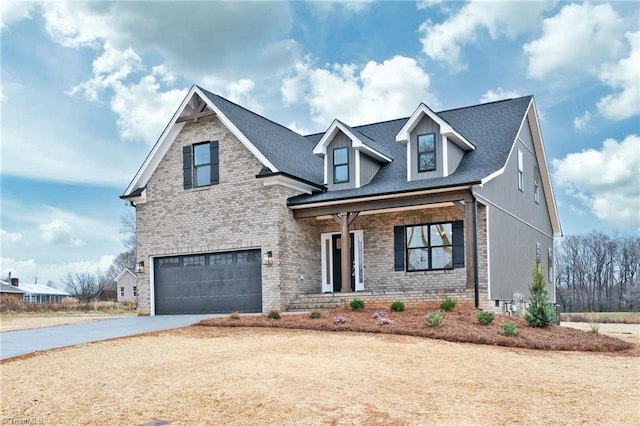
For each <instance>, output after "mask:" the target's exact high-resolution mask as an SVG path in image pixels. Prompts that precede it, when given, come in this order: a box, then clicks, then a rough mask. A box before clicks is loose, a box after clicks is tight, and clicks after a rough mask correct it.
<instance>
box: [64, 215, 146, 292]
mask: <svg viewBox="0 0 640 426" xmlns="http://www.w3.org/2000/svg"><path fill="white" fill-rule="evenodd" d="M120 232H122V233H124V234H125V238H124V239H123V240H122V245H123V246H124V250H123V251H122V252H120V253H119V254H118V255H117V256H116V258H115V259H114V260H113V263H112V264H111V266H109V268H108V269H107V270H106V271H97V272H95V273H89V272H76V273H71V272H69V273H68V274H67V276H66V277H65V278H63V279H62V283H63V284H64V285H65V287H66V290H67V292H68V293H69V294H71V295H72V296H74V297H75V298H77V299H78V300H79V301H80V302H90V301H92V300H96V299H102V298H104V296H105V291H106V290H108V289H111V288H115V287H114V280H115V278H116V277H117V276H118V274H120V272H122V271H123V270H124V269H125V268H133V267H135V264H136V218H135V215H134V214H133V211H129V212H128V213H126V214H123V215H122V216H120Z"/></svg>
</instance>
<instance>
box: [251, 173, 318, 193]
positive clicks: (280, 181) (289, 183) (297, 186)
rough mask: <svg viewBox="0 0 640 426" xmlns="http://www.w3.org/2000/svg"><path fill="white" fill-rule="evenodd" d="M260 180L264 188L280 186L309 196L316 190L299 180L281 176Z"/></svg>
mask: <svg viewBox="0 0 640 426" xmlns="http://www.w3.org/2000/svg"><path fill="white" fill-rule="evenodd" d="M260 179H262V184H263V185H264V186H273V185H281V186H284V187H286V188H290V189H293V190H295V191H300V192H304V193H305V194H311V193H313V190H314V189H317V188H315V187H313V186H311V185H307V184H305V183H303V182H300V181H299V180H296V179H292V178H290V177H288V176H283V175H276V176H267V177H264V178H260Z"/></svg>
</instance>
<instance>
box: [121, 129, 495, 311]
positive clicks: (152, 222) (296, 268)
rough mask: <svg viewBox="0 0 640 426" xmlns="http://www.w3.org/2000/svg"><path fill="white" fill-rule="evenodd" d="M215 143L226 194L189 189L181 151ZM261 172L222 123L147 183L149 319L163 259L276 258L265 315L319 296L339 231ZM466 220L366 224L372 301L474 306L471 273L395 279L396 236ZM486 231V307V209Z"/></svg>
mask: <svg viewBox="0 0 640 426" xmlns="http://www.w3.org/2000/svg"><path fill="white" fill-rule="evenodd" d="M211 140H217V141H219V163H220V173H219V176H220V181H219V184H218V185H213V186H207V187H201V188H194V189H186V190H185V189H183V176H182V173H183V170H182V147H183V146H186V145H191V144H195V143H200V142H206V141H211ZM261 168H262V164H261V163H260V162H259V161H258V160H257V159H256V157H254V156H253V154H251V152H250V151H249V150H248V149H247V148H246V147H245V146H244V145H243V144H242V143H241V142H240V141H239V140H238V139H237V138H236V137H235V136H234V135H233V134H232V133H231V132H230V131H229V130H228V129H227V128H226V127H225V126H224V125H223V124H222V123H221V122H220V121H219V120H218V119H217V118H216V117H207V118H205V119H201V120H200V121H198V122H197V123H193V122H188V123H186V124H185V126H184V128H183V129H182V131H181V132H180V134H179V135H178V137H177V138H176V140H175V141H174V142H173V144H172V146H171V147H170V148H169V150H168V152H167V153H166V155H165V157H164V158H163V159H162V161H161V162H160V164H159V165H158V167H157V168H156V169H155V171H154V173H153V175H152V176H151V178H150V179H149V181H148V183H147V186H146V198H147V200H146V202H145V203H141V204H139V205H138V206H137V214H136V217H137V244H138V246H137V256H138V259H137V261H138V262H139V261H144V262H145V264H146V265H148V267H147V268H146V271H145V272H144V273H139V274H138V310H139V313H140V314H141V315H148V314H150V313H151V305H152V303H151V297H152V292H151V279H150V276H151V273H152V266H153V258H154V257H161V256H171V255H186V254H193V253H210V252H221V251H229V250H241V249H260V250H262V252H263V253H264V252H266V251H272V252H273V255H274V264H273V265H263V266H262V297H263V305H262V310H263V312H268V311H269V310H271V309H280V310H285V309H287V308H288V307H289V306H290V304H291V303H292V301H293V300H294V299H295V298H296V297H297V296H298V295H299V294H312V293H320V292H321V250H320V245H321V234H322V233H324V232H337V231H338V230H339V228H338V225H337V224H336V223H335V222H334V221H333V220H316V219H315V218H310V219H301V220H295V219H294V218H293V214H292V212H291V210H290V209H288V208H287V206H286V200H287V199H288V198H289V197H291V196H294V195H296V194H298V192H296V191H294V190H292V189H289V188H286V187H283V186H279V185H274V186H264V185H263V181H262V180H261V179H257V178H256V177H255V176H256V175H257V174H258V173H259V171H260V170H261ZM462 218H463V213H462V212H461V211H460V210H459V209H457V208H455V207H446V208H428V209H422V210H409V211H405V212H395V213H384V214H373V215H362V216H359V217H358V218H357V219H356V220H355V221H354V222H353V223H352V224H351V230H358V229H362V230H363V231H364V242H365V246H364V262H365V269H364V271H365V272H364V274H365V291H367V292H370V293H375V294H381V293H384V292H391V293H394V294H395V293H398V292H401V293H402V292H404V293H405V294H407V296H409V295H411V297H412V298H413V299H420V297H423V298H425V299H428V298H430V297H432V296H430V295H432V294H434V292H436V293H437V294H439V295H442V294H445V293H446V294H459V295H460V296H461V297H462V298H465V299H469V294H470V295H471V296H470V300H473V292H472V291H471V292H470V291H468V290H466V289H465V286H466V270H465V269H464V268H459V269H455V270H452V271H433V272H416V273H407V272H396V271H394V270H393V227H394V226H396V225H411V224H421V223H433V222H441V221H450V220H461V219H462ZM478 222H479V227H478V228H479V230H478V242H479V244H478V246H479V247H480V251H479V259H478V260H479V265H480V267H479V272H480V273H479V278H480V285H481V293H484V296H483V297H482V298H481V301H482V302H483V303H485V304H486V293H487V291H486V290H487V267H486V265H487V254H486V211H485V209H484V208H482V207H481V208H480V209H479V211H478ZM118 290H119V289H118ZM421 294H422V295H423V296H420V295H421ZM372 297H373V296H372ZM407 301H409V300H407ZM416 301H418V300H416Z"/></svg>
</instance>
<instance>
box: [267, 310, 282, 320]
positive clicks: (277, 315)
mask: <svg viewBox="0 0 640 426" xmlns="http://www.w3.org/2000/svg"><path fill="white" fill-rule="evenodd" d="M267 316H268V317H269V319H275V320H279V319H280V312H278V311H276V310H273V311H269V315H267Z"/></svg>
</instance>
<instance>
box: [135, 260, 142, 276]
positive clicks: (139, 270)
mask: <svg viewBox="0 0 640 426" xmlns="http://www.w3.org/2000/svg"><path fill="white" fill-rule="evenodd" d="M136 273H137V274H144V260H141V261H140V262H138V264H137V265H136Z"/></svg>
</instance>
